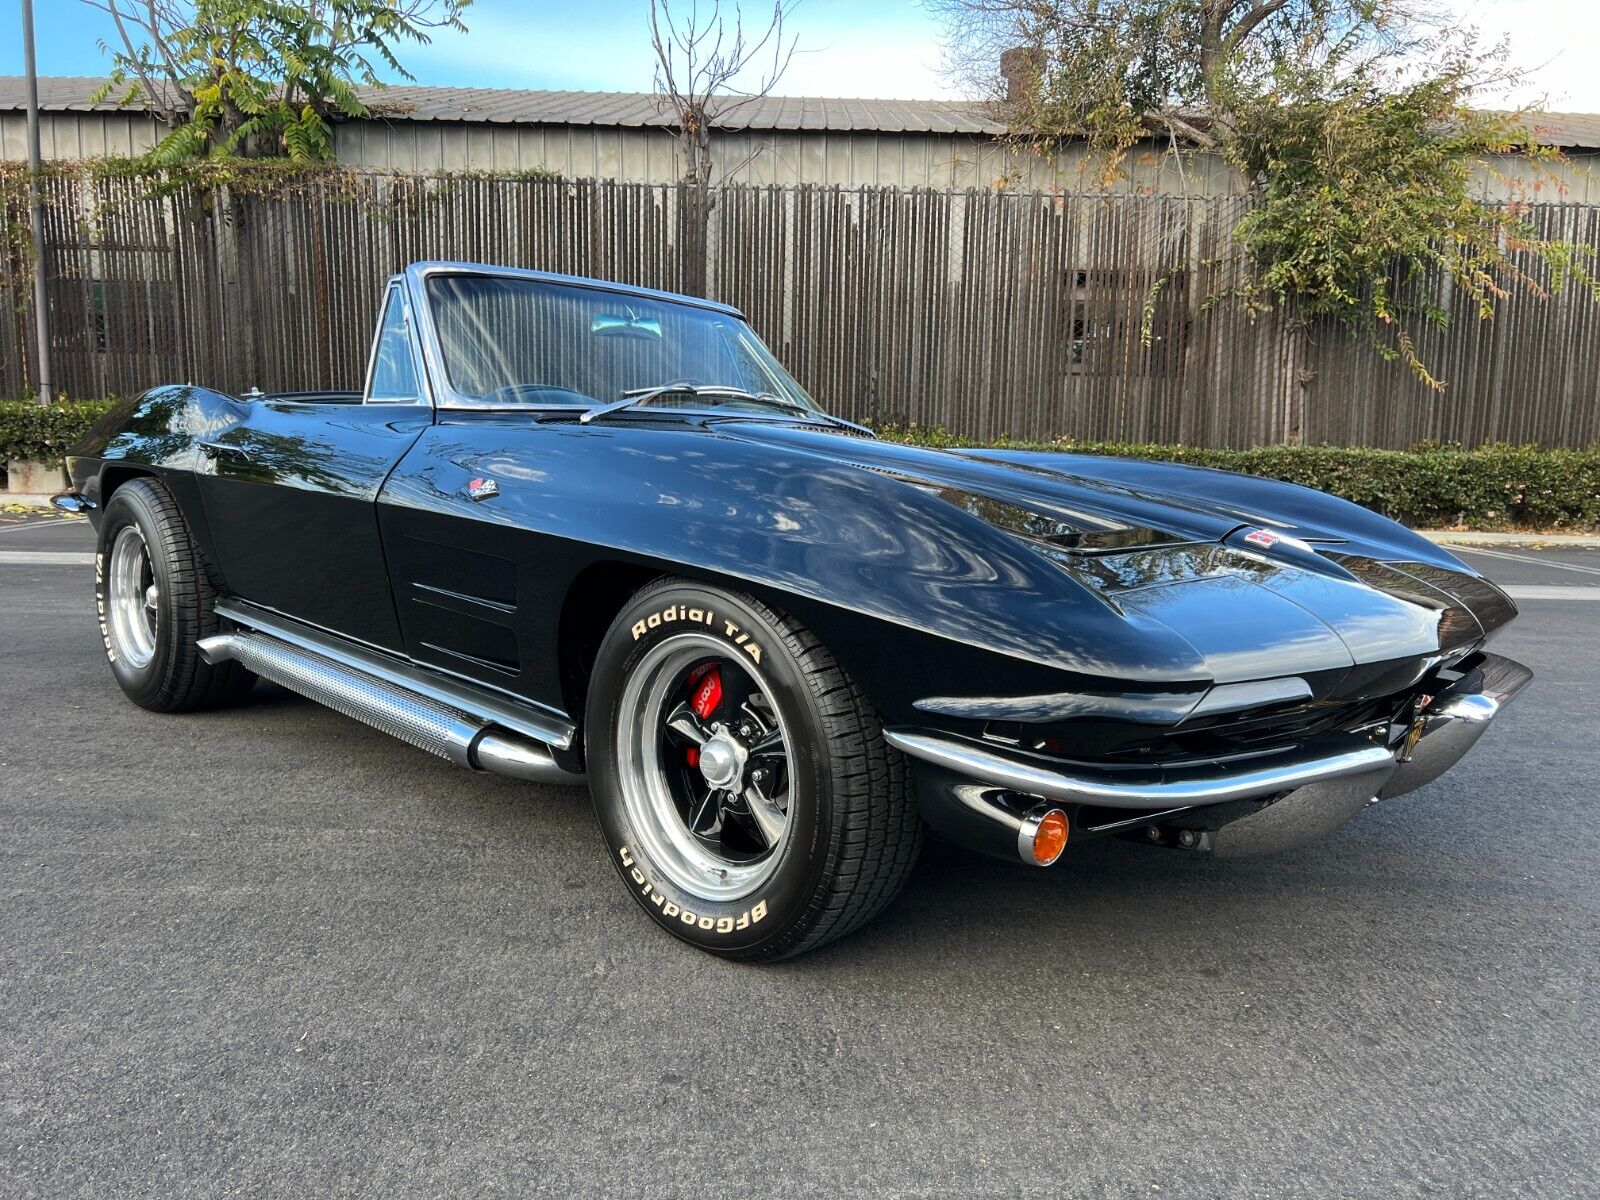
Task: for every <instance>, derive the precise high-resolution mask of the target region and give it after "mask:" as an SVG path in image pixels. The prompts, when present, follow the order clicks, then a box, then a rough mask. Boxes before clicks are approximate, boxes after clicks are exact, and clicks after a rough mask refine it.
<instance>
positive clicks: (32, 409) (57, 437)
mask: <svg viewBox="0 0 1600 1200" xmlns="http://www.w3.org/2000/svg"><path fill="white" fill-rule="evenodd" d="M113 403H114V401H111V400H75V401H63V402H62V403H59V404H49V405H41V404H35V403H34V402H33V401H31V400H0V466H4V465H5V463H6V462H8V461H10V460H12V459H22V460H24V461H27V462H42V463H49V464H51V465H55V464H57V463H59V462H60V461H61V459H62V457H63V456H64V455H65V454H66V453H67V451H69V450H71V449H72V447H73V446H75V445H76V444H77V443H78V442H80V441H82V440H83V436H84V434H86V433H87V432H88V431H89V426H91V425H93V424H94V423H95V422H96V421H98V420H99V419H100V418H101V416H103V415H104V414H105V412H106V410H107V409H109V408H110V407H111V405H112V404H113Z"/></svg>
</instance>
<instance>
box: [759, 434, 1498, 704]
mask: <svg viewBox="0 0 1600 1200" xmlns="http://www.w3.org/2000/svg"><path fill="white" fill-rule="evenodd" d="M737 428H738V435H739V436H741V437H743V438H748V439H751V440H757V441H763V442H768V443H772V444H774V445H775V446H782V447H783V448H785V449H788V450H805V451H807V452H809V453H812V454H816V455H819V456H821V457H823V458H825V459H826V460H828V461H829V462H830V463H831V464H834V465H850V466H855V467H857V468H858V469H860V470H863V471H870V472H873V473H875V474H880V475H887V476H890V477H892V478H896V479H898V480H900V481H901V482H903V483H905V484H907V485H909V486H914V487H918V488H920V489H921V490H923V491H925V492H929V493H932V494H934V495H936V496H938V497H940V498H941V499H944V500H947V501H948V502H949V503H951V504H952V505H954V506H956V507H957V508H959V509H961V510H962V511H964V512H966V513H967V514H969V515H970V516H974V517H977V518H979V519H982V520H985V521H987V522H988V523H989V524H991V525H993V526H995V527H996V528H998V529H1000V530H1002V531H1004V532H1006V533H1008V534H1011V535H1013V536H1015V537H1016V538H1018V539H1021V540H1022V541H1024V542H1027V543H1029V544H1031V545H1033V546H1034V548H1035V549H1038V550H1039V551H1040V552H1041V553H1043V554H1044V555H1045V556H1046V557H1048V558H1050V559H1051V560H1052V561H1054V562H1055V563H1056V564H1057V565H1058V566H1059V567H1061V569H1062V570H1063V572H1064V573H1065V574H1067V575H1069V576H1070V577H1072V578H1073V579H1074V580H1076V581H1077V582H1078V583H1080V584H1081V585H1083V586H1084V587H1085V588H1086V589H1088V590H1089V591H1090V592H1092V593H1093V594H1095V595H1097V596H1098V597H1099V598H1100V599H1101V600H1102V601H1104V602H1105V603H1107V604H1109V605H1111V606H1112V607H1113V608H1114V609H1115V610H1116V611H1117V612H1119V613H1121V614H1122V615H1123V616H1124V617H1125V618H1126V619H1127V620H1128V621H1129V622H1130V623H1131V624H1134V625H1138V626H1142V627H1144V628H1147V629H1148V628H1151V627H1152V626H1159V627H1162V628H1165V629H1166V630H1168V631H1170V632H1171V633H1172V634H1174V635H1176V636H1177V637H1179V638H1181V639H1182V640H1183V641H1184V642H1185V643H1187V644H1188V646H1190V647H1192V649H1193V652H1194V658H1195V659H1196V660H1198V661H1199V662H1201V663H1203V664H1204V669H1205V673H1206V674H1208V675H1209V676H1210V677H1211V678H1212V679H1213V680H1214V681H1215V682H1218V683H1226V682H1234V681H1240V680H1248V679H1259V678H1268V677H1275V676H1282V675H1299V674H1313V673H1325V672H1329V671H1338V670H1341V669H1345V668H1351V667H1358V666H1363V665H1368V664H1379V663H1411V664H1419V663H1424V662H1431V661H1437V656H1438V655H1439V654H1440V653H1441V652H1448V651H1452V650H1464V649H1465V648H1468V647H1470V646H1472V645H1476V644H1478V643H1480V642H1481V641H1482V640H1483V638H1484V636H1485V634H1486V633H1487V632H1489V631H1490V630H1492V629H1493V628H1494V627H1495V626H1497V625H1499V624H1502V623H1504V621H1505V620H1508V619H1509V616H1510V614H1512V613H1514V612H1515V609H1514V607H1512V606H1510V603H1509V601H1507V600H1506V599H1505V597H1504V595H1503V594H1502V593H1500V592H1499V591H1498V589H1495V588H1493V587H1492V585H1488V584H1487V583H1485V582H1484V581H1483V580H1481V579H1479V578H1477V577H1476V576H1474V575H1472V574H1471V573H1470V572H1468V571H1467V570H1466V568H1465V567H1463V566H1462V565H1461V564H1459V563H1456V562H1455V560H1454V559H1452V558H1450V557H1449V556H1448V555H1446V554H1444V553H1443V552H1442V551H1438V550H1437V549H1436V548H1434V547H1431V546H1428V545H1426V544H1425V543H1421V539H1418V538H1416V536H1415V535H1413V534H1411V533H1410V532H1409V531H1407V530H1404V529H1403V528H1401V527H1400V526H1398V525H1394V524H1393V523H1392V522H1388V521H1386V520H1384V519H1382V518H1379V517H1376V516H1375V515H1374V514H1371V513H1368V512H1366V511H1364V510H1360V509H1356V508H1355V507H1354V506H1350V505H1346V504H1344V503H1343V502H1341V501H1337V500H1334V499H1332V498H1331V497H1326V496H1322V495H1320V494H1317V493H1311V492H1308V491H1306V490H1305V489H1301V488H1294V487H1291V486H1289V485H1282V484H1275V483H1271V482H1270V481H1260V480H1253V479H1245V478H1243V477H1239V476H1232V475H1226V474H1222V473H1218V472H1210V471H1200V470H1196V469H1193V468H1182V467H1176V468H1174V467H1170V466H1168V465H1167V464H1148V463H1141V464H1125V463H1124V462H1123V461H1122V460H1114V459H1086V458H1084V457H1082V456H1073V455H1058V454H1053V453H1040V454H1017V455H1012V454H1006V453H1004V452H989V451H973V452H954V453H953V452H949V451H939V450H931V449H927V448H924V447H917V446H907V445H902V444H898V443H891V442H881V441H876V440H873V439H869V438H861V437H846V436H840V435H837V434H823V433H818V432H816V431H813V430H808V429H802V428H795V427H793V426H785V425H781V424H777V423H768V422H760V423H757V422H749V423H740V425H739V426H738V427H737ZM1084 466H1087V467H1092V468H1095V469H1097V470H1099V469H1101V468H1104V470H1105V473H1106V474H1107V475H1109V476H1112V477H1111V478H1100V477H1094V476H1090V475H1087V474H1084V473H1083V472H1082V470H1074V469H1071V468H1073V467H1084ZM1130 466H1131V467H1132V469H1133V471H1135V472H1137V471H1143V472H1144V473H1145V474H1144V476H1143V477H1140V476H1139V475H1137V474H1135V475H1134V478H1133V479H1128V478H1117V477H1116V476H1118V475H1126V474H1128V473H1129V467H1130ZM1163 476H1166V477H1167V478H1162V477H1163ZM1162 484H1166V486H1161V485H1162ZM1207 485H1213V486H1207ZM1252 488H1253V489H1257V490H1260V491H1262V492H1263V493H1264V496H1263V497H1260V499H1267V500H1270V499H1271V498H1272V496H1271V494H1270V493H1271V490H1272V489H1281V491H1282V492H1283V493H1284V494H1285V495H1286V496H1287V497H1288V499H1289V502H1290V508H1291V509H1295V506H1296V505H1299V506H1301V507H1300V508H1299V509H1296V510H1295V511H1292V512H1290V513H1289V514H1288V515H1284V514H1280V513H1279V512H1278V511H1277V509H1276V507H1275V506H1270V505H1268V504H1261V505H1259V506H1257V505H1253V504H1251V503H1250V502H1249V500H1250V499H1258V497H1254V496H1251V497H1249V498H1248V499H1245V498H1242V497H1241V495H1240V493H1241V492H1243V491H1246V490H1247V489H1252ZM1316 504H1321V505H1324V506H1327V507H1329V508H1330V509H1332V516H1333V519H1328V517H1327V516H1325V515H1324V514H1322V513H1319V512H1317V511H1316V509H1315V508H1314V507H1312V506H1313V505H1316ZM1308 517H1309V518H1310V519H1308ZM1319 517H1320V518H1322V519H1318V518H1319ZM1264 528H1265V529H1276V530H1279V531H1281V533H1279V534H1278V535H1277V537H1276V540H1275V541H1273V542H1272V544H1271V545H1270V546H1263V545H1261V544H1257V543H1256V542H1248V541H1246V540H1245V538H1246V536H1247V535H1252V534H1257V533H1258V532H1259V531H1260V530H1262V529H1264ZM1307 539H1310V541H1309V542H1308V541H1307ZM1261 540H1263V541H1264V540H1268V539H1261ZM1313 542H1314V543H1316V544H1315V545H1313V544H1311V543H1313ZM1419 543H1421V544H1419ZM1416 555H1426V556H1427V558H1428V559H1429V561H1427V562H1411V563H1404V565H1403V566H1393V565H1388V564H1390V563H1393V562H1396V561H1403V560H1406V559H1408V558H1411V557H1413V556H1416ZM1380 561H1381V562H1382V563H1384V564H1385V565H1379V563H1380ZM1441 563H1449V564H1451V566H1443V565H1441ZM1407 568H1409V569H1407ZM1453 568H1454V569H1453ZM1408 670H1409V668H1404V669H1403V670H1402V673H1405V672H1406V671H1408ZM1392 683H1393V681H1392V680H1386V681H1385V684H1386V686H1387V685H1388V684H1392Z"/></svg>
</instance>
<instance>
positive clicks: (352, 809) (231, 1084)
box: [0, 525, 1600, 1200]
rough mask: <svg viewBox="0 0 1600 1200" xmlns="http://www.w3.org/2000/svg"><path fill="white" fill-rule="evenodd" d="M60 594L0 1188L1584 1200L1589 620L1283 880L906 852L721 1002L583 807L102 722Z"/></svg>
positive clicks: (19, 874) (1509, 567)
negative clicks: (1404, 793)
mask: <svg viewBox="0 0 1600 1200" xmlns="http://www.w3.org/2000/svg"><path fill="white" fill-rule="evenodd" d="M86 533H87V531H86V530H85V529H84V528H83V527H81V526H79V527H72V528H65V529H63V528H61V527H59V526H49V527H39V528H32V527H24V526H19V525H9V526H0V555H3V554H4V553H5V552H11V553H13V554H16V553H19V552H21V551H22V549H23V547H24V545H26V546H27V547H28V548H29V549H30V550H32V551H36V552H45V553H63V552H70V551H73V550H82V549H84V548H86V547H87V540H86ZM1515 553H1516V554H1517V555H1518V556H1519V557H1520V558H1532V559H1534V560H1535V561H1534V562H1532V563H1529V562H1524V561H1519V560H1518V559H1516V558H1512V559H1507V558H1492V557H1484V558H1480V559H1478V560H1477V561H1478V562H1479V564H1480V565H1481V566H1482V567H1483V568H1484V569H1485V570H1487V571H1488V572H1489V573H1490V574H1491V575H1493V576H1494V577H1496V578H1499V579H1502V580H1505V581H1511V582H1518V581H1527V582H1530V583H1531V582H1539V583H1544V584H1556V585H1571V586H1572V587H1579V586H1588V585H1591V584H1594V585H1600V577H1596V576H1595V575H1594V574H1593V573H1592V572H1594V571H1595V570H1600V553H1589V554H1583V553H1578V552H1571V551H1568V552H1563V553H1560V554H1553V555H1540V554H1538V553H1534V552H1527V551H1516V552H1515ZM1555 563H1566V564H1568V565H1569V566H1575V567H1579V568H1587V569H1588V571H1589V572H1591V573H1589V574H1585V573H1584V572H1583V571H1582V570H1568V569H1565V568H1563V567H1560V566H1554V565H1552V564H1555ZM90 585H91V573H90V569H89V568H87V567H83V566H79V565H67V564H58V563H53V562H42V563H38V564H27V563H19V562H17V561H16V560H15V558H12V559H9V560H7V559H5V558H3V557H0V864H3V867H0V1192H3V1193H4V1194H5V1195H8V1196H14V1195H38V1196H68V1195H105V1196H135V1195H139V1196H154V1195H161V1196H168V1195H203V1196H223V1195H273V1196H299V1195H327V1194H351V1195H369V1196H370V1195H381V1196H403V1195H405V1196H409V1195H429V1196H445V1195H449V1196H470V1195H518V1196H522V1195H539V1194H552V1195H561V1196H575V1195H589V1194H592V1195H639V1196H695V1197H715V1196H724V1195H752V1196H761V1197H767V1196H812V1195H869V1196H879V1195H887V1196H944V1195H960V1196H991V1195H992V1196H1017V1195H1061V1194H1071V1195H1075V1196H1141V1197H1143V1196H1150V1197H1154V1196H1159V1197H1164V1198H1171V1197H1189V1196H1195V1197H1200V1196H1206V1197H1209V1196H1223V1197H1229V1198H1235V1197H1268V1198H1272V1200H1279V1198H1282V1197H1294V1196H1316V1197H1321V1196H1341V1197H1342V1196H1363V1197H1365V1196H1373V1197H1380V1196H1381V1197H1405V1196H1430V1197H1432V1196H1448V1197H1464V1196H1473V1197H1477V1196H1481V1197H1486V1198H1487V1197H1493V1198H1494V1200H1506V1198H1509V1197H1524V1196H1525V1197H1541V1198H1543V1197H1563V1196H1585V1197H1592V1196H1596V1195H1600V870H1597V869H1596V862H1597V859H1600V832H1597V828H1600V827H1597V824H1596V821H1595V819H1594V814H1593V808H1594V802H1595V798H1596V780H1597V779H1600V748H1597V733H1600V699H1597V696H1600V600H1590V599H1584V598H1580V597H1581V595H1582V594H1581V593H1574V594H1572V595H1569V596H1566V597H1565V598H1563V599H1559V600H1531V601H1528V602H1527V603H1525V605H1524V615H1523V617H1522V619H1521V621H1520V622H1519V623H1518V624H1517V625H1516V626H1515V627H1514V628H1513V629H1512V630H1510V631H1509V632H1508V634H1507V636H1506V637H1505V638H1504V639H1503V641H1502V643H1501V648H1502V649H1503V650H1504V651H1505V652H1507V653H1510V654H1512V655H1514V656H1517V657H1520V658H1522V659H1523V660H1524V661H1526V662H1528V663H1529V664H1530V665H1531V666H1533V667H1534V669H1535V670H1536V671H1537V672H1538V678H1537V679H1536V681H1535V683H1534V685H1533V686H1532V687H1531V688H1530V689H1529V690H1528V691H1527V692H1525V693H1524V694H1523V697H1522V698H1520V699H1519V700H1518V702H1517V704H1516V705H1515V706H1513V707H1512V708H1511V709H1510V710H1509V711H1508V713H1507V714H1506V715H1505V717H1504V718H1503V719H1502V720H1501V721H1500V722H1499V723H1498V725H1497V726H1496V728H1495V729H1493V730H1492V731H1491V732H1490V733H1489V735H1488V737H1487V739H1486V741H1485V742H1484V743H1482V744H1481V745H1480V747H1479V749H1478V751H1477V753H1476V754H1475V756H1474V757H1473V758H1471V759H1470V760H1469V762H1468V764H1467V765H1464V766H1463V767H1462V768H1458V771H1457V773H1456V774H1454V775H1452V776H1449V777H1447V779H1446V780H1445V781H1441V782H1440V783H1436V784H1434V785H1433V786H1431V787H1429V788H1427V789H1426V790H1424V791H1422V792H1419V793H1417V794H1415V795H1413V796H1411V797H1408V798H1406V799H1403V800H1399V801H1396V802H1394V803H1392V804H1389V805H1383V806H1379V807H1377V808H1375V809H1373V810H1371V811H1369V812H1368V813H1366V814H1363V815H1362V816H1361V817H1359V818H1358V819H1357V820H1356V821H1354V822H1353V823H1352V824H1350V825H1349V826H1347V827H1346V828H1345V829H1344V830H1342V831H1341V832H1340V833H1338V834H1336V835H1335V836H1333V837H1332V838H1330V839H1329V840H1327V841H1326V842H1324V843H1321V844H1320V845H1317V846H1315V847H1312V848H1310V849H1306V850H1303V851H1301V852H1298V853H1295V854H1292V855H1289V856H1286V857H1282V858H1278V859H1270V860H1254V861H1244V862H1217V861H1212V860H1209V859H1205V858H1199V857H1191V856H1187V855H1184V854H1181V853H1178V852H1159V851H1153V850H1148V849H1145V848H1142V847H1138V846H1130V845H1125V844H1122V843H1117V842H1100V843H1086V844H1083V845H1081V846H1076V847H1073V848H1072V849H1071V851H1070V852H1069V854H1068V856H1067V859H1066V860H1065V861H1064V863H1063V865H1061V866H1059V867H1057V868H1056V869H1053V870H1051V871H1035V870H1030V869H1026V868H1023V867H1020V866H1012V865H1009V864H1006V863H1000V862H990V861H986V860H982V859H979V858H976V857H971V856H968V855H965V854H961V853H958V852H955V851H952V850H948V849H940V848H934V849H932V850H930V851H929V852H928V853H927V854H926V855H925V857H924V858H923V860H922V863H921V865H920V867H919V868H918V870H917V872H916V875H915V878H914V879H913V880H912V883H911V885H910V887H909V888H908V889H907V891H906V893H905V894H904V895H903V896H902V898H901V899H900V900H899V901H898V902H897V903H896V904H895V905H894V906H893V907H892V908H891V909H890V910H889V911H888V912H887V913H885V914H884V915H883V917H881V918H880V919H879V920H878V921H877V922H876V923H875V924H873V925H872V926H870V927H869V928H867V929H865V930H863V931H862V932H861V933H859V934H857V935H856V936H854V937H852V938H850V939H848V940H846V941H844V942H842V943H838V944H835V945H834V946H831V947H829V948H827V949H825V950H823V951H821V952H819V953H817V954H814V955H812V956H810V957H807V958H804V959H801V960H799V961H797V962H794V963H790V964H783V965H779V966H777V967H766V968H755V967H738V966H730V965H727V964H724V963H721V962H718V961H716V960H713V959H710V958H708V957H705V956H703V955H699V954H696V953H694V952H692V951H690V950H688V949H687V948H685V947H683V946H680V945H678V944H677V943H675V942H673V941H671V940H669V939H668V938H667V937H666V936H665V935H664V934H662V933H660V932H658V931H657V930H656V929H655V928H654V927H653V926H651V925H650V924H649V923H648V922H647V920H646V918H645V917H644V916H643V914H641V913H639V912H637V911H636V910H635V908H634V906H633V904H632V902H631V901H630V900H629V899H628V898H627V897H626V896H625V895H624V894H623V891H622V888H621V887H620V885H619V884H618V882H617V880H616V878H615V877H614V875H613V872H612V870H611V868H610V867H609V865H608V864H607V862H606V859H605V856H604V853H603V850H602V846H601V842H600V839H599V836H598V834H597V832H596V830H595V828H594V825H593V822H592V820H591V817H590V813H589V809H588V799H587V796H586V795H585V794H584V793H583V792H581V791H575V790H570V789H545V790H541V789H538V788H532V787H528V786H525V785H521V784H517V783H515V782H511V781H507V780H501V779H496V778H492V777H486V776H472V775H469V774H467V773H465V772H460V771H458V770H456V769H454V768H451V767H449V766H448V765H446V764H444V763H442V762H439V761H436V760H434V759H432V758H430V757H428V756H427V755H424V754H421V753H419V752H417V751H413V750H411V749H408V748H407V747H405V746H403V745H401V744H400V743H398V742H395V741H391V740H389V739H388V738H386V737H384V736H383V735H381V734H378V733H375V732H372V731H370V730H368V729H366V728H365V727H363V726H361V725H358V724H356V723H354V722H351V721H348V720H345V719H344V718H342V717H339V716H337V715H335V714H333V713H331V712H328V711H326V710H323V709H320V708H317V707H315V706H313V705H311V704H308V703H305V702H303V701H300V700H298V699H296V698H293V697H291V696H289V695H287V694H286V693H284V692H282V691H278V690H276V689H272V688H269V687H267V686H262V687H260V688H258V690H257V694H256V697H255V699H254V702H253V703H251V704H250V705H248V706H247V707H243V708H240V709H236V710H233V711H229V712H223V713H215V714H208V715H203V716H192V717H161V716H155V715H152V714H149V713H145V712H142V711H141V710H139V709H136V708H134V707H133V706H132V705H130V704H128V703H126V702H125V701H124V700H123V699H122V697H121V694H120V693H119V692H118V691H117V689H116V687H115V685H114V684H113V683H112V680H111V676H110V674H109V673H108V672H107V670H106V668H105V664H104V663H103V661H102V659H101V654H100V649H99V646H98V644H97V640H96V632H95V629H94V624H93V618H92V602H91V587H90ZM1595 594H1596V595H1597V596H1600V592H1596V593H1595Z"/></svg>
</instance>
